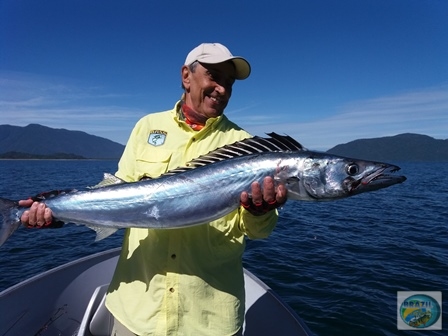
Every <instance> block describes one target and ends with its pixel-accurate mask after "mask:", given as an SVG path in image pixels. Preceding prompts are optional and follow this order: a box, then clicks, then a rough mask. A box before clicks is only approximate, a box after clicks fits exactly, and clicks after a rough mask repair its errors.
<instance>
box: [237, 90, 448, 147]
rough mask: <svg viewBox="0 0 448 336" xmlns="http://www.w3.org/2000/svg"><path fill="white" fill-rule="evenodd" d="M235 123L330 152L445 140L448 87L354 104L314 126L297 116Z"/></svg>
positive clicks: (342, 108) (317, 122) (249, 118)
mask: <svg viewBox="0 0 448 336" xmlns="http://www.w3.org/2000/svg"><path fill="white" fill-rule="evenodd" d="M268 115H269V114H268V113H266V114H265V116H268ZM235 120H236V121H237V122H238V123H239V124H240V125H242V126H243V127H244V128H245V129H247V130H248V131H249V132H251V133H252V134H259V135H263V134H264V133H265V132H271V131H275V132H277V133H282V134H288V135H291V136H292V137H294V138H295V139H297V140H298V141H300V142H302V144H303V145H304V146H306V147H308V148H310V149H316V150H327V149H329V148H331V147H334V146H335V145H337V144H340V143H346V142H349V141H352V140H356V139H361V138H375V137H382V136H392V135H396V134H401V133H418V134H426V135H429V136H432V137H435V138H437V139H445V138H448V127H447V125H448V86H447V85H442V86H439V87H433V88H429V89H422V90H419V91H413V92H406V93H401V94H397V95H393V96H387V97H379V98H375V99H369V100H362V101H354V102H350V103H348V104H345V105H344V106H342V107H340V108H339V109H338V111H337V113H335V114H333V115H332V116H330V117H323V118H318V119H315V120H313V121H310V122H295V120H297V116H291V115H275V116H271V117H269V118H268V117H265V118H259V117H256V118H255V119H254V118H251V117H247V115H246V116H245V117H242V118H239V119H235ZM278 120H281V122H278ZM260 121H264V122H260Z"/></svg>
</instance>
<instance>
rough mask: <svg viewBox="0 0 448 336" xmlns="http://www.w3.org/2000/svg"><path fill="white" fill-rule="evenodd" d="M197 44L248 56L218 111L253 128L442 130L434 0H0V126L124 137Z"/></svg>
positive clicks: (342, 136) (444, 97)
mask: <svg viewBox="0 0 448 336" xmlns="http://www.w3.org/2000/svg"><path fill="white" fill-rule="evenodd" d="M203 42H219V43H222V44H224V45H226V46H227V47H228V48H229V49H230V50H231V52H232V53H233V54H234V55H236V56H242V57H244V58H246V59H247V60H248V61H249V62H250V64H251V67H252V73H251V75H250V77H249V78H248V79H246V80H243V81H237V82H236V83H235V84H234V87H233V94H232V98H231V101H230V103H229V105H228V106H227V108H226V111H225V113H226V115H227V116H228V117H229V118H230V119H231V120H232V121H234V122H236V123H237V124H238V125H240V126H241V127H243V128H245V129H246V130H247V131H249V132H250V133H252V134H254V135H264V134H265V133H270V132H277V133H280V134H288V135H290V136H292V137H294V138H295V139H296V140H298V141H299V142H301V143H302V144H303V145H304V146H305V147H307V148H309V149H313V150H327V149H329V148H332V147H334V146H336V145H337V144H342V143H347V142H349V141H353V140H356V139H361V138H376V137H383V136H393V135H397V134H401V133H418V134H425V135H429V136H431V137H434V138H436V139H447V138H448V1H446V0H393V1H392V0H362V1H359V0H348V1H345V0H340V1H334V0H295V1H278V0H277V1H261V0H259V1H249V0H227V1H221V2H211V1H203V0H198V1H194V0H192V1H178V0H172V1H150V0H144V1H142V0H133V1H116V0H64V1H61V0H40V1H35V0H0V124H2V125H3V124H9V125H15V126H26V125H28V124H31V123H37V124H41V125H45V126H48V127H52V128H64V129H68V130H80V131H84V132H87V133H89V134H93V135H97V136H101V137H105V138H107V139H110V140H113V141H116V142H118V143H121V144H126V141H127V139H128V136H129V134H130V132H131V130H132V128H133V126H134V124H135V123H136V122H137V120H138V119H140V118H141V117H143V116H144V115H146V114H149V113H153V112H158V111H164V110H168V109H171V108H172V107H173V106H174V104H175V103H176V101H177V100H178V99H179V98H180V96H181V94H182V89H181V87H180V69H181V66H182V65H183V63H184V61H185V58H186V55H187V54H188V52H189V51H190V50H191V49H193V48H194V47H196V46H197V45H199V44H200V43H203ZM0 136H1V135H0ZM36 141H38V139H36Z"/></svg>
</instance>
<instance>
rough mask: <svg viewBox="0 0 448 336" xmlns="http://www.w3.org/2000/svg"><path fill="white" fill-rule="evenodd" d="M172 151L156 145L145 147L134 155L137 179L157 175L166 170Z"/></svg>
mask: <svg viewBox="0 0 448 336" xmlns="http://www.w3.org/2000/svg"><path fill="white" fill-rule="evenodd" d="M171 156H172V151H171V150H167V149H162V148H157V147H152V146H151V147H147V148H145V149H144V150H142V151H140V152H139V153H138V154H137V157H136V173H137V175H138V179H141V178H143V177H151V178H155V177H159V176H160V175H162V174H164V173H166V172H167V170H168V166H169V163H170V160H171Z"/></svg>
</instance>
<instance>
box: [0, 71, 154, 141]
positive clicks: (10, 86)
mask: <svg viewBox="0 0 448 336" xmlns="http://www.w3.org/2000/svg"><path fill="white" fill-rule="evenodd" d="M62 82H64V84H61V83H62ZM123 97H125V95H121V94H110V93H105V92H103V91H102V88H100V87H87V86H85V85H81V84H80V83H76V82H73V81H70V80H67V79H60V78H48V77H39V76H34V75H29V74H23V73H2V74H0V112H1V117H0V123H1V124H10V125H15V126H26V125H28V124H32V123H36V124H41V125H45V126H48V127H52V128H66V129H70V130H81V131H84V132H87V133H89V134H95V135H98V136H102V137H106V138H108V139H111V140H113V141H116V142H120V143H123V144H124V143H126V141H127V138H128V136H129V134H130V132H131V130H132V127H133V126H134V124H135V122H136V121H137V120H138V119H139V118H140V117H142V116H143V115H145V114H146V112H145V111H144V110H143V109H141V108H135V107H134V108H132V107H129V106H128V105H126V106H121V105H120V104H113V103H112V102H117V101H119V100H120V99H122V98H123ZM125 98H129V97H125Z"/></svg>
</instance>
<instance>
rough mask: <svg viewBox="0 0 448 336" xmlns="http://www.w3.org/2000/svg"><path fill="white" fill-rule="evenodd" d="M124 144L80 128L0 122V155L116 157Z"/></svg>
mask: <svg viewBox="0 0 448 336" xmlns="http://www.w3.org/2000/svg"><path fill="white" fill-rule="evenodd" d="M123 150H124V146H123V145H121V144H119V143H117V142H114V141H111V140H108V139H105V138H101V137H98V136H95V135H91V134H88V133H85V132H81V131H70V130H66V129H55V128H50V127H46V126H42V125H39V124H30V125H28V126H25V127H20V126H12V125H0V157H1V158H11V159H13V158H56V159H57V158H60V159H64V158H85V159H118V158H120V157H121V154H122V153H123Z"/></svg>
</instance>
